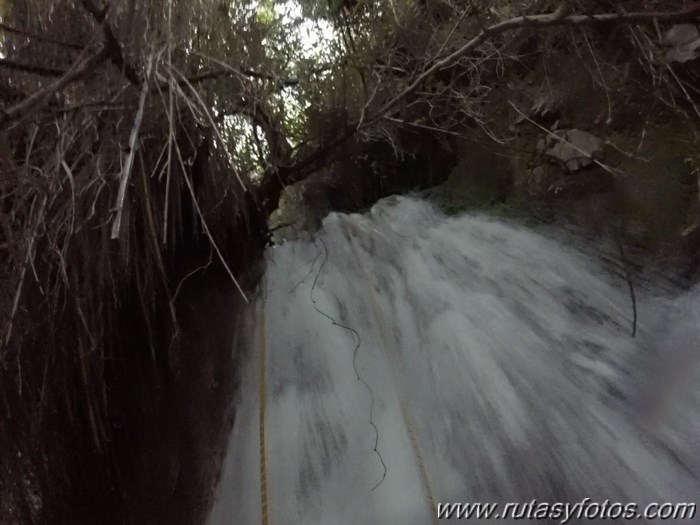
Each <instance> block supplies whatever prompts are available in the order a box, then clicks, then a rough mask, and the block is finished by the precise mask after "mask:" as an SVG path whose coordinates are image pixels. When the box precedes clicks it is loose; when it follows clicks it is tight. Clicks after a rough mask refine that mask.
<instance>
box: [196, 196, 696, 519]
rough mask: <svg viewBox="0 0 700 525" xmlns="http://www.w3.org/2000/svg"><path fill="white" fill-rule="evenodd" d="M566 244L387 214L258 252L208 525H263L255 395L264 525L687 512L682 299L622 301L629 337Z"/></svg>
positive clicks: (434, 217)
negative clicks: (486, 510) (449, 509)
mask: <svg viewBox="0 0 700 525" xmlns="http://www.w3.org/2000/svg"><path fill="white" fill-rule="evenodd" d="M576 246H577V245H576V243H575V242H572V239H571V236H570V235H567V234H564V233H561V234H556V233H554V232H553V231H551V230H547V231H545V230H542V231H535V230H532V229H528V228H525V227H523V226H520V225H517V224H514V223H512V222H508V221H505V220H503V219H496V218H492V217H488V216H481V215H473V214H468V215H463V216H460V217H448V216H445V215H443V214H441V213H440V212H439V211H438V210H437V209H436V208H435V207H433V206H432V205H431V204H429V203H427V202H424V201H421V200H418V199H415V198H410V197H392V198H389V199H385V200H383V201H381V202H380V203H378V204H377V205H375V206H374V207H373V208H372V210H371V211H369V212H368V213H366V214H363V215H360V214H350V215H347V214H331V215H330V216H328V217H327V218H326V219H325V220H324V223H323V227H322V229H321V230H320V231H319V232H318V234H317V235H316V237H315V239H314V240H312V241H310V242H287V243H286V244H284V245H281V246H277V247H274V248H272V249H270V250H269V252H268V256H267V270H266V277H265V279H264V282H263V284H262V290H261V292H260V294H259V297H258V300H257V304H255V305H253V306H252V307H251V311H250V330H251V332H253V331H254V333H255V334H256V335H255V337H252V338H251V344H250V349H249V351H248V352H247V353H246V357H245V362H244V364H243V365H241V366H242V367H243V368H242V370H241V376H242V384H241V388H240V392H239V393H238V396H237V399H236V401H235V402H236V405H237V409H236V410H237V415H236V422H235V424H234V428H233V431H232V435H231V439H230V446H229V450H228V456H227V459H226V463H225V465H224V467H223V474H222V479H221V483H220V487H219V489H218V496H217V501H216V503H215V505H214V508H213V510H212V513H211V515H210V519H209V523H210V525H223V524H233V523H236V524H243V525H247V524H259V523H263V521H262V512H263V511H262V510H261V509H262V499H263V498H262V495H261V452H260V436H261V428H260V411H261V408H263V407H262V406H261V399H263V400H264V401H263V402H264V409H265V410H264V414H265V417H264V429H263V430H264V436H265V447H264V449H265V450H264V456H265V464H264V471H265V472H264V476H265V478H266V497H265V498H264V499H265V500H266V501H267V511H268V513H269V523H271V524H274V525H282V524H289V525H307V524H308V525H312V524H322V525H327V524H348V525H351V524H353V525H354V524H378V525H383V524H388V525H393V524H416V525H418V524H430V523H435V521H436V516H435V506H436V505H437V504H438V503H440V502H443V503H445V502H501V503H506V502H529V501H531V500H533V499H535V500H537V501H539V502H577V501H580V500H582V499H583V498H591V499H592V500H593V501H599V502H603V501H604V500H611V501H615V502H622V503H627V502H636V503H639V504H640V505H643V504H646V503H648V502H693V501H695V499H696V498H697V497H698V495H699V494H700V481H699V480H698V474H699V473H700V417H698V414H699V411H700V402H699V401H700V399H699V398H700V387H699V386H698V385H700V382H698V379H700V367H699V365H700V355H699V354H698V347H700V345H698V341H700V290H697V289H696V290H694V291H693V290H691V291H686V292H682V293H681V292H677V293H669V292H662V291H659V289H657V288H656V287H654V286H652V285H644V283H637V284H638V286H637V290H636V292H637V310H638V314H639V320H638V327H637V334H636V337H632V335H631V329H632V317H633V311H632V305H631V301H630V294H629V289H628V283H627V281H626V280H625V279H624V277H622V276H621V275H620V272H616V271H613V269H612V268H611V266H610V265H609V264H606V263H604V262H602V261H601V259H600V258H599V257H596V255H595V253H594V250H593V249H592V247H588V248H587V247H585V246H584V247H578V248H577V247H576ZM263 312H264V313H263ZM263 349H264V354H265V371H264V372H265V373H264V376H265V388H264V395H260V382H261V374H260V372H261V353H262V352H263ZM696 519H698V518H697V516H696ZM594 521H595V520H594ZM633 521H634V522H635V523H645V521H644V520H633ZM506 522H507V521H506ZM533 522H535V521H533ZM541 522H542V523H551V522H558V520H555V521H547V520H542V521H541ZM577 522H578V521H577V520H576V519H572V520H571V521H569V523H577ZM669 522H670V523H673V521H672V520H671V521H669ZM588 523H592V522H591V521H588ZM686 523H688V521H686ZM695 523H698V522H695Z"/></svg>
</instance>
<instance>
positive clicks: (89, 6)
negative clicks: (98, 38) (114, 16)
mask: <svg viewBox="0 0 700 525" xmlns="http://www.w3.org/2000/svg"><path fill="white" fill-rule="evenodd" d="M81 3H82V4H83V7H84V8H85V10H86V11H87V12H88V13H90V15H92V17H93V18H94V19H95V21H96V22H97V23H98V24H100V25H101V26H102V33H103V35H104V41H105V48H106V51H107V55H108V56H109V60H110V62H112V64H114V65H115V66H117V68H118V69H119V71H121V72H122V74H123V75H124V76H125V77H126V79H127V80H128V81H129V82H130V83H131V84H133V85H134V86H135V87H141V78H140V77H139V74H138V72H137V71H136V68H134V67H133V66H132V65H131V64H129V63H127V62H126V60H124V53H123V52H122V46H121V45H120V44H119V41H118V40H117V37H116V36H115V35H114V31H112V27H111V26H110V25H109V22H107V12H108V10H109V6H107V7H105V8H103V9H98V8H97V6H96V5H95V4H94V2H93V1H92V0H81Z"/></svg>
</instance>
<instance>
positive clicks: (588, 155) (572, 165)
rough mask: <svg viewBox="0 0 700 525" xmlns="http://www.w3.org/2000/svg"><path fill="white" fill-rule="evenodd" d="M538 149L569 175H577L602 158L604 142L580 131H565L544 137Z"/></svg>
mask: <svg viewBox="0 0 700 525" xmlns="http://www.w3.org/2000/svg"><path fill="white" fill-rule="evenodd" d="M537 149H538V152H539V153H540V154H543V155H544V156H545V157H547V158H548V159H549V160H551V161H553V162H555V163H557V164H560V165H561V166H563V167H564V168H565V169H566V171H568V172H569V173H575V172H577V171H579V170H581V169H582V168H586V167H588V166H591V165H592V164H593V161H594V159H599V158H601V156H602V154H603V141H602V140H601V139H599V138H598V137H596V136H595V135H591V134H590V133H588V132H586V131H581V130H580V129H563V130H558V131H554V132H553V133H551V134H548V135H546V136H544V137H542V138H541V139H540V141H539V142H538V144H537Z"/></svg>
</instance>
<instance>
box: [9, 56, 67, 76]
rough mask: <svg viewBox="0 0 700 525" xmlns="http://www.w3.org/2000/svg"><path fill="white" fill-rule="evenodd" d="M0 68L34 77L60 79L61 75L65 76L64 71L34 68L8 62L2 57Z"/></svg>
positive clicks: (33, 66)
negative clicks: (33, 75)
mask: <svg viewBox="0 0 700 525" xmlns="http://www.w3.org/2000/svg"><path fill="white" fill-rule="evenodd" d="M0 67H3V68H5V69H12V70H14V71H23V72H25V73H33V74H35V75H43V76H46V77H60V76H61V75H65V74H66V71H65V70H64V69H57V68H53V67H42V66H35V65H32V64H22V63H20V62H15V61H14V60H8V59H6V58H2V57H0Z"/></svg>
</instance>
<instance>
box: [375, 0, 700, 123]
mask: <svg viewBox="0 0 700 525" xmlns="http://www.w3.org/2000/svg"><path fill="white" fill-rule="evenodd" d="M699 17H700V5H698V4H697V3H696V4H695V6H692V7H690V8H688V9H685V10H683V11H674V12H666V13H654V12H642V13H607V14H600V15H569V16H562V11H561V10H560V9H557V10H556V11H555V12H553V13H548V14H544V15H533V16H526V15H525V16H518V17H515V18H511V19H509V20H505V21H503V22H499V23H497V24H494V25H491V26H489V27H485V28H484V29H482V30H481V31H480V32H479V34H477V35H476V36H475V37H474V38H472V39H471V40H470V41H469V42H467V43H466V44H465V45H464V46H462V47H460V48H459V49H458V50H456V51H455V52H454V53H452V54H450V55H448V56H446V57H445V58H442V59H440V60H438V61H437V62H435V63H434V64H433V65H432V66H430V67H429V68H428V69H426V70H425V71H424V72H423V73H421V74H420V75H418V76H417V77H416V79H415V80H414V81H413V82H411V84H410V85H409V86H408V87H407V88H406V89H404V90H403V91H402V92H401V93H399V94H398V95H396V96H394V97H393V98H392V99H390V100H389V101H388V102H386V103H385V104H384V105H383V106H382V107H381V108H380V109H379V111H377V113H376V117H375V118H381V116H382V115H383V114H384V113H386V112H387V111H388V110H390V109H391V108H392V107H393V106H394V105H395V104H396V103H397V102H399V101H400V100H401V99H403V98H404V97H406V95H408V94H410V93H412V92H413V91H415V90H416V88H417V87H418V86H419V85H420V84H421V83H423V81H424V80H425V79H427V78H428V77H430V76H431V75H432V74H433V73H435V72H437V71H438V70H440V69H442V68H444V67H447V66H449V65H450V64H452V63H454V62H456V61H457V60H459V59H460V58H462V57H463V56H464V55H466V54H467V53H468V52H469V51H471V50H473V49H475V48H477V47H478V46H479V45H481V44H482V43H483V42H485V41H486V40H487V39H489V38H493V37H494V36H496V35H499V34H501V33H505V32H508V31H512V30H514V29H522V28H526V27H531V28H537V29H541V28H546V27H555V26H586V25H602V24H616V25H620V24H627V25H629V24H634V25H637V24H648V23H654V22H667V23H679V22H690V21H694V20H697V19H698V18H699Z"/></svg>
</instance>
